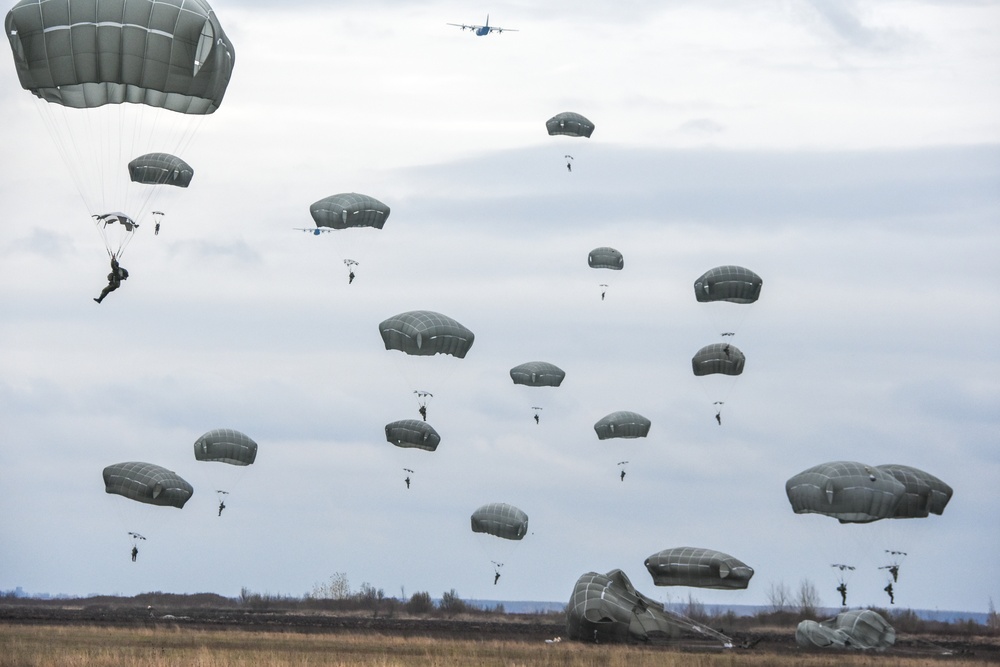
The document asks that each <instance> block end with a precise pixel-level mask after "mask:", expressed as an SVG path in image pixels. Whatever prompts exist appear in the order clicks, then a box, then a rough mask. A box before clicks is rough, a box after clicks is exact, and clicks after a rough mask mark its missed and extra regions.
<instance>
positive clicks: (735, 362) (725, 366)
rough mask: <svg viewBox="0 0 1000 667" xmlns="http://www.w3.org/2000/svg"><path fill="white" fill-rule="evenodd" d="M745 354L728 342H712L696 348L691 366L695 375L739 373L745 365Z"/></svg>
mask: <svg viewBox="0 0 1000 667" xmlns="http://www.w3.org/2000/svg"><path fill="white" fill-rule="evenodd" d="M746 360H747V359H746V356H744V354H743V352H741V351H740V349H739V348H737V347H736V346H735V345H731V344H730V343H712V344H711V345H706V346H705V347H703V348H701V349H700V350H698V352H696V353H695V355H694V357H692V359H691V368H692V370H693V371H694V374H695V375H697V376H699V377H700V376H702V375H713V374H716V373H718V374H722V375H739V374H741V373H742V372H743V367H744V365H746Z"/></svg>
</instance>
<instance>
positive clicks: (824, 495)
mask: <svg viewBox="0 0 1000 667" xmlns="http://www.w3.org/2000/svg"><path fill="white" fill-rule="evenodd" d="M905 491H906V487H905V486H904V485H903V484H902V483H901V482H899V481H897V480H896V478H895V477H893V476H892V475H891V474H890V473H888V472H886V471H885V470H881V469H879V468H877V467H874V466H869V465H865V464H864V463H858V462H855V461H833V462H830V463H821V464H820V465H817V466H813V467H812V468H809V469H807V470H803V471H802V472H800V473H799V474H797V475H795V476H793V477H791V478H790V479H789V480H788V481H787V482H785V493H786V494H787V495H788V501H789V502H790V503H791V504H792V510H794V512H795V513H796V514H809V513H814V514H824V515H826V516H830V517H833V518H835V519H837V520H838V521H840V522H841V523H867V522H870V521H878V520H879V519H888V518H890V517H892V516H894V515H895V513H896V508H897V507H898V506H899V503H900V502H901V501H902V499H903V494H904V493H905Z"/></svg>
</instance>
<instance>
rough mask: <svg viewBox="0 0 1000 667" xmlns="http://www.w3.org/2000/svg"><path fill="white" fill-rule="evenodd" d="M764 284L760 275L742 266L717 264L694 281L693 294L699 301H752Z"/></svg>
mask: <svg viewBox="0 0 1000 667" xmlns="http://www.w3.org/2000/svg"><path fill="white" fill-rule="evenodd" d="M763 284H764V281H763V280H761V278H760V276H758V275H757V274H756V273H754V272H753V271H751V270H750V269H745V268H743V267H742V266H732V265H730V266H717V267H715V268H714V269H710V270H708V271H706V272H705V273H704V274H702V275H701V277H700V278H698V280H696V281H694V296H695V298H696V299H698V301H699V302H702V303H704V302H708V301H729V302H731V303H753V302H754V301H756V300H757V299H758V297H760V288H761V286H762V285H763Z"/></svg>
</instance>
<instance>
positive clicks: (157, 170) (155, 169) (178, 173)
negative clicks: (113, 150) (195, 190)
mask: <svg viewBox="0 0 1000 667" xmlns="http://www.w3.org/2000/svg"><path fill="white" fill-rule="evenodd" d="M128 175H129V178H130V179H132V182H133V183H143V184H146V185H172V186H174V187H177V188H186V187H187V186H189V185H191V179H192V178H193V177H194V169H192V168H191V165H189V164H188V163H187V162H185V161H184V160H182V159H180V158H179V157H177V156H176V155H170V154H169V153H147V154H145V155H140V156H139V157H137V158H136V159H134V160H132V161H131V162H129V163H128Z"/></svg>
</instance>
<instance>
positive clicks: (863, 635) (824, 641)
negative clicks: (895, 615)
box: [795, 609, 896, 651]
mask: <svg viewBox="0 0 1000 667" xmlns="http://www.w3.org/2000/svg"><path fill="white" fill-rule="evenodd" d="M795 643H796V644H798V645H799V646H801V647H803V648H814V647H818V648H851V649H858V650H875V651H884V650H885V649H887V648H889V647H890V646H892V645H893V644H895V643H896V630H895V628H893V627H892V626H891V625H889V622H888V621H886V620H885V619H884V618H883V617H882V616H881V615H880V614H878V613H877V612H874V611H872V610H871V609H853V610H851V611H845V612H842V613H840V614H837V617H836V618H831V619H828V620H826V621H822V622H820V623H817V622H816V621H802V622H801V623H799V625H798V627H797V628H795Z"/></svg>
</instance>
